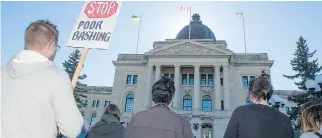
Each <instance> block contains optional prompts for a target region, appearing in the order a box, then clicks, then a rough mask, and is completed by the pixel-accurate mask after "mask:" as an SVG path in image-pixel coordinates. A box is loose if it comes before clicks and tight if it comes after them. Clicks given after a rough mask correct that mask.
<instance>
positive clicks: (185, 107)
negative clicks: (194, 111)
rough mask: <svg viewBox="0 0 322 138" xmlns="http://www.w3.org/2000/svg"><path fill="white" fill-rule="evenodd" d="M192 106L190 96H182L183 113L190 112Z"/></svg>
mask: <svg viewBox="0 0 322 138" xmlns="http://www.w3.org/2000/svg"><path fill="white" fill-rule="evenodd" d="M191 106H192V98H191V96H190V95H188V94H187V95H185V96H183V110H184V111H191Z"/></svg>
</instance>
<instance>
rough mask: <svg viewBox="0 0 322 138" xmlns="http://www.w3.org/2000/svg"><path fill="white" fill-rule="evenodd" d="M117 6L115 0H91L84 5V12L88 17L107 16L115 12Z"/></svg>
mask: <svg viewBox="0 0 322 138" xmlns="http://www.w3.org/2000/svg"><path fill="white" fill-rule="evenodd" d="M117 8H118V4H117V2H115V1H92V2H89V3H88V4H87V5H86V8H85V11H84V13H85V14H86V16H87V17H88V18H108V17H111V16H112V15H113V14H114V13H116V11H117Z"/></svg>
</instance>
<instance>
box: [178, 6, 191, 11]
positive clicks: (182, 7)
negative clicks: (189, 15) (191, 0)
mask: <svg viewBox="0 0 322 138" xmlns="http://www.w3.org/2000/svg"><path fill="white" fill-rule="evenodd" d="M180 11H181V12H189V11H190V8H189V7H184V6H181V8H180Z"/></svg>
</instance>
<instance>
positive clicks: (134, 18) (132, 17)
mask: <svg viewBox="0 0 322 138" xmlns="http://www.w3.org/2000/svg"><path fill="white" fill-rule="evenodd" d="M131 20H132V21H140V20H141V16H136V15H132V16H131Z"/></svg>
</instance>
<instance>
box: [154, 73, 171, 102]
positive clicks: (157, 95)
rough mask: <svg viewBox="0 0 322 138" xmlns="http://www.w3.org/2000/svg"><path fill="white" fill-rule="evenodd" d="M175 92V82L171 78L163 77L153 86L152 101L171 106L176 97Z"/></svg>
mask: <svg viewBox="0 0 322 138" xmlns="http://www.w3.org/2000/svg"><path fill="white" fill-rule="evenodd" d="M174 92H175V87H174V82H173V81H172V80H171V79H169V78H165V77H162V78H161V79H160V80H158V81H157V82H155V83H154V85H153V86H152V100H153V101H154V103H156V104H166V105H169V104H170V103H171V101H172V98H173V96H174Z"/></svg>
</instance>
